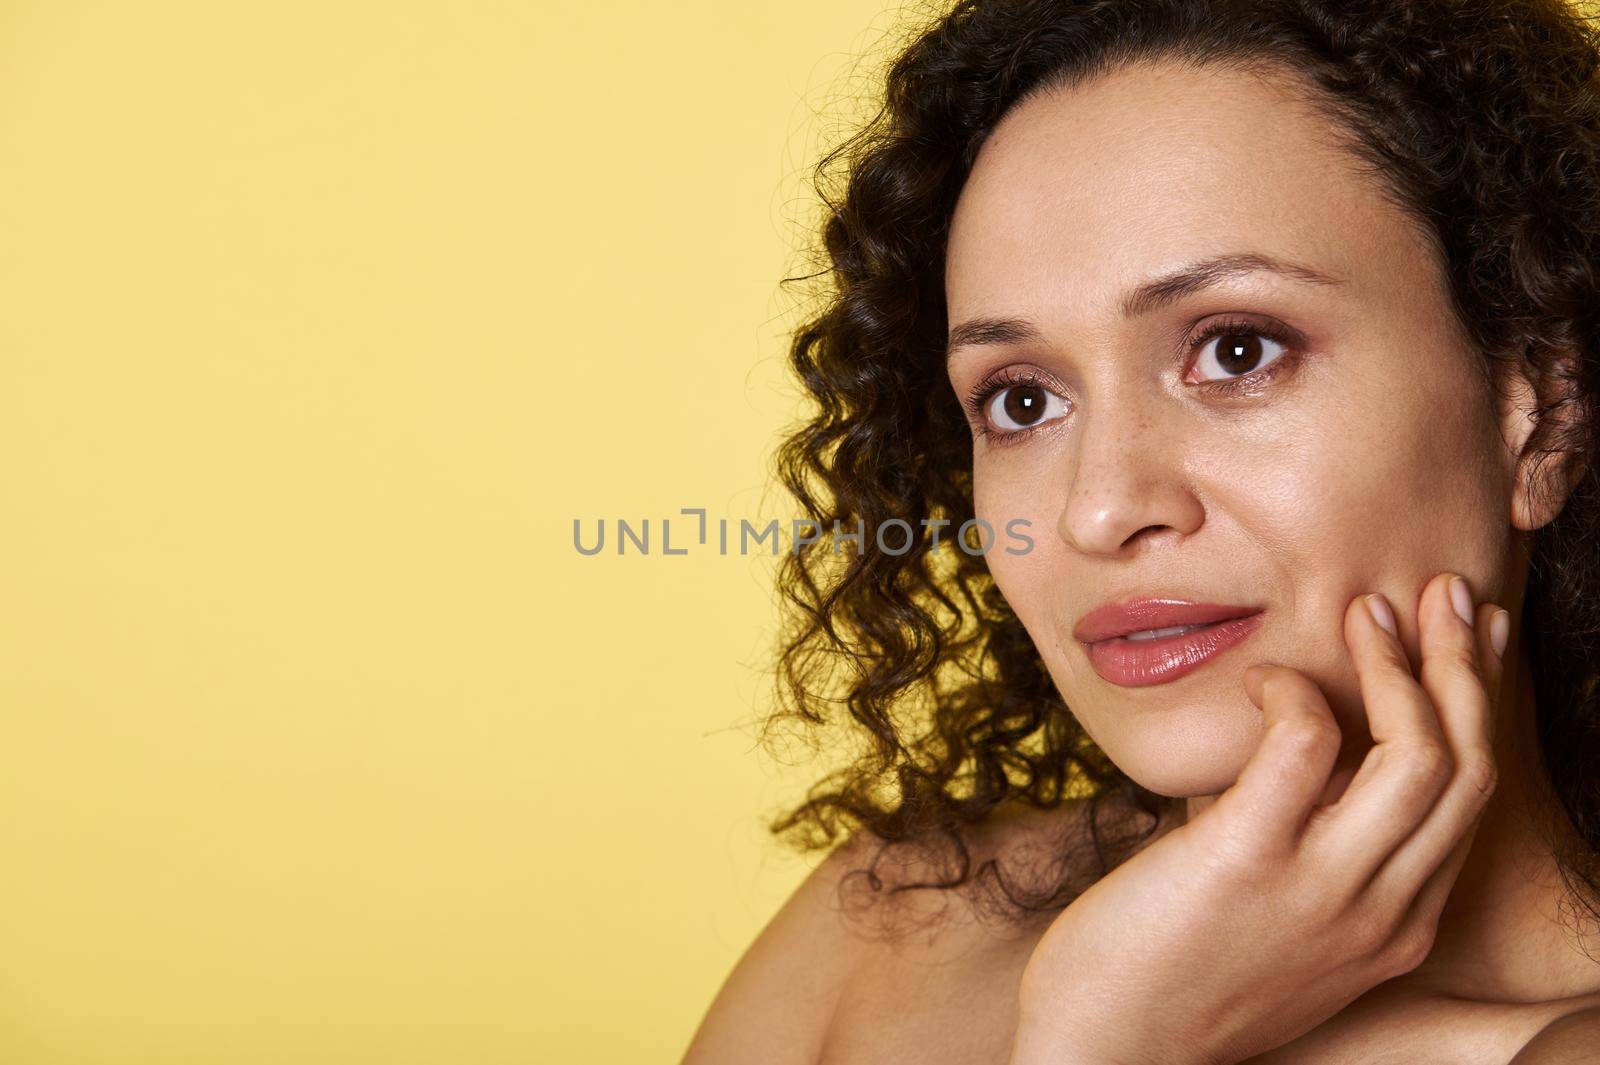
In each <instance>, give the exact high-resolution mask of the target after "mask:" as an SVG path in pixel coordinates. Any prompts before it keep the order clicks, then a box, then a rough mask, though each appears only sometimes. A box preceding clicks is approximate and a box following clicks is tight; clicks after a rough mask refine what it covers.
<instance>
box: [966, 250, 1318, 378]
mask: <svg viewBox="0 0 1600 1065" xmlns="http://www.w3.org/2000/svg"><path fill="white" fill-rule="evenodd" d="M1263 272H1264V273H1272V274H1278V275H1279V276H1282V277H1286V278H1288V279H1289V280H1291V281H1298V282H1301V283H1303V284H1308V285H1337V284H1341V283H1342V282H1343V279H1342V278H1338V277H1334V276H1333V275H1331V274H1326V273H1324V272H1322V271H1321V270H1316V269H1313V268H1312V267H1309V266H1305V265H1303V264H1301V263H1294V262H1287V261H1285V260H1283V259H1275V258H1273V257H1272V256H1270V255H1260V254H1256V253H1254V252H1247V253H1243V254H1239V255H1219V256H1217V257H1216V258H1212V259H1203V260H1201V261H1199V262H1195V263H1190V264H1188V265H1187V266H1180V267H1179V268H1177V269H1176V270H1172V271H1170V272H1168V273H1165V274H1162V275H1161V276H1160V277H1156V278H1152V279H1151V280H1149V281H1146V282H1144V283H1143V284H1141V285H1139V286H1138V287H1137V288H1135V289H1133V290H1132V291H1130V292H1128V293H1127V294H1126V295H1124V296H1123V297H1122V315H1123V317H1124V318H1135V317H1137V316H1139V315H1141V314H1149V313H1150V312H1152V311H1155V310H1159V309H1160V308H1162V307H1165V306H1167V305H1168V304H1170V303H1174V302H1176V301H1177V300H1180V299H1182V298H1183V297H1185V296H1188V295H1190V294H1192V293H1195V292H1199V291H1201V290H1203V289H1206V288H1210V287H1211V286H1213V285H1217V284H1221V283H1222V282H1223V281H1227V280H1229V279H1231V278H1235V277H1239V276H1242V275H1244V274H1253V273H1263ZM1042 339H1044V334H1043V333H1042V332H1041V331H1040V330H1039V327H1038V326H1036V325H1035V324H1034V323H1033V322H1031V321H1029V320H1028V319H1026V318H969V319H967V320H966V321H964V322H962V323H961V324H959V325H957V326H955V327H954V328H953V329H951V330H950V335H949V338H948V339H947V340H946V342H945V361H947V362H948V361H949V359H950V357H951V356H952V355H954V354H955V352H956V350H957V349H958V348H965V347H974V346H977V345H981V344H1019V343H1023V342H1031V341H1038V340H1042Z"/></svg>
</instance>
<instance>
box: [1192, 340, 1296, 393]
mask: <svg viewBox="0 0 1600 1065" xmlns="http://www.w3.org/2000/svg"><path fill="white" fill-rule="evenodd" d="M1287 351H1288V349H1287V348H1286V347H1284V346H1283V345H1282V344H1280V343H1278V342H1277V341H1276V340H1273V339H1271V338H1270V337H1266V336H1263V335H1262V334H1260V333H1252V332H1249V331H1248V330H1237V331H1234V332H1228V333H1222V334H1219V335H1217V336H1215V337H1213V338H1212V339H1211V340H1210V341H1209V342H1208V343H1207V344H1206V345H1205V346H1204V347H1203V348H1202V349H1201V351H1200V358H1199V359H1197V360H1196V365H1197V366H1198V367H1200V369H1201V371H1202V374H1205V371H1206V367H1207V365H1208V364H1210V365H1212V366H1214V367H1215V369H1216V370H1218V371H1220V372H1221V373H1222V374H1223V375H1234V376H1239V375H1243V374H1248V373H1254V372H1255V371H1256V370H1259V369H1261V368H1262V367H1263V366H1267V365H1269V364H1271V363H1273V362H1276V361H1277V360H1278V359H1279V358H1281V357H1282V356H1283V355H1284V353H1285V352H1287ZM1204 379H1205V380H1207V381H1214V380H1217V378H1215V377H1212V376H1209V375H1205V377H1204ZM1222 379H1223V380H1226V376H1224V377H1223V378H1222Z"/></svg>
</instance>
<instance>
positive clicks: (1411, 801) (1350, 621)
mask: <svg viewBox="0 0 1600 1065" xmlns="http://www.w3.org/2000/svg"><path fill="white" fill-rule="evenodd" d="M1370 599H1377V600H1379V601H1380V602H1381V603H1382V605H1383V606H1387V601H1386V600H1383V597H1382V595H1381V594H1380V593H1373V594H1372V595H1371V596H1358V597H1357V598H1356V600H1355V601H1354V602H1353V603H1352V604H1351V605H1350V607H1349V609H1347V610H1346V612H1345V638H1346V640H1347V642H1348V643H1349V644H1350V648H1351V653H1352V656H1353V658H1354V661H1355V667H1356V675H1357V678H1358V679H1359V682H1360V689H1361V699H1362V702H1363V704H1364V705H1365V707H1366V711H1367V724H1368V728H1369V729H1370V730H1371V732H1372V736H1373V739H1374V740H1375V741H1376V743H1374V745H1373V747H1372V749H1371V750H1370V751H1368V752H1367V756H1366V758H1365V759H1364V760H1363V761H1362V763H1361V765H1360V767H1359V768H1358V769H1357V770H1356V774H1355V776H1354V778H1353V779H1352V780H1351V781H1350V784H1349V786H1348V787H1346V788H1345V790H1344V792H1343V794H1342V795H1341V796H1340V797H1339V801H1338V802H1336V803H1334V804H1332V805H1331V806H1327V807H1324V808H1323V809H1322V810H1321V811H1319V817H1318V820H1317V823H1316V825H1315V826H1314V827H1313V829H1312V830H1311V831H1310V832H1308V833H1307V840H1306V843H1307V846H1309V847H1311V848H1313V849H1314V850H1315V851H1316V852H1317V854H1318V861H1319V863H1323V862H1326V863H1328V864H1327V865H1326V867H1327V868H1334V869H1339V870H1340V871H1341V876H1342V877H1344V878H1346V880H1347V882H1348V883H1349V884H1350V885H1351V887H1352V889H1354V890H1360V889H1361V888H1364V887H1365V886H1366V885H1367V884H1368V883H1369V882H1370V881H1371V879H1372V876H1373V874H1374V873H1376V872H1377V870H1378V869H1379V867H1381V866H1382V865H1383V863H1384V862H1385V861H1386V860H1387V859H1388V858H1389V856H1390V854H1391V853H1392V852H1393V851H1394V849H1395V848H1396V847H1398V846H1399V845H1400V843H1401V842H1402V841H1404V840H1405V839H1406V838H1407V837H1408V836H1410V835H1411V833H1412V832H1414V831H1415V830H1416V828H1417V826H1418V825H1420V824H1421V823H1422V821H1423V819H1424V818H1425V817H1426V815H1427V813H1428V811H1429V810H1430V809H1431V808H1432V807H1433V804H1434V802H1435V801H1436V800H1437V799H1438V797H1439V795H1440V793H1442V792H1443V791H1444V789H1445V786H1446V784H1447V783H1448V782H1449V779H1450V775H1451V772H1452V771H1453V769H1454V764H1453V762H1452V760H1451V756H1450V748H1449V744H1448V741H1447V740H1446V737H1445V735H1444V730H1443V728H1442V727H1441V725H1440V723H1439V719H1438V715H1437V714H1436V712H1435V711H1434V708H1433V704H1432V703H1431V701H1430V700H1429V698H1428V694H1427V692H1426V691H1425V690H1423V688H1422V686H1421V685H1420V684H1419V683H1418V682H1417V679H1416V678H1415V677H1413V676H1412V674H1411V663H1410V660H1409V659H1408V658H1407V657H1406V651H1405V647H1404V645H1403V644H1402V643H1401V641H1400V638H1399V637H1398V635H1396V634H1395V633H1394V632H1391V631H1389V630H1388V629H1387V628H1386V627H1385V626H1384V625H1383V624H1381V623H1380V622H1378V621H1377V620H1376V619H1375V618H1374V616H1373V614H1372V613H1371V612H1370V611H1369V609H1368V607H1367V602H1366V601H1367V600H1370ZM1447 609H1448V605H1447ZM1389 616H1390V617H1392V616H1393V615H1392V613H1391V614H1390V615H1389Z"/></svg>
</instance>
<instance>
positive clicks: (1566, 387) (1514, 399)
mask: <svg viewBox="0 0 1600 1065" xmlns="http://www.w3.org/2000/svg"><path fill="white" fill-rule="evenodd" d="M1532 354H1533V349H1532V348H1531V347H1530V349H1529V352H1528V354H1525V355H1521V356H1513V357H1511V358H1509V359H1502V360H1497V363H1496V370H1495V377H1496V388H1495V394H1496V399H1497V404H1498V406H1497V415H1498V417H1499V420H1500V434H1501V436H1502V437H1503V438H1504V440H1505V443H1506V448H1507V451H1506V462H1507V464H1508V466H1509V468H1510V473H1511V478H1512V493H1511V524H1512V525H1513V526H1514V527H1515V528H1518V529H1521V530H1523V531H1525V532H1532V531H1533V530H1535V529H1538V528H1540V527H1542V526H1544V525H1546V524H1548V523H1549V522H1550V521H1552V520H1553V519H1554V518H1555V516H1556V515H1557V514H1559V513H1561V508H1562V507H1564V506H1566V503H1567V499H1568V497H1569V496H1571V494H1572V490H1573V489H1574V488H1575V487H1577V485H1578V482H1579V481H1580V480H1582V479H1583V475H1584V473H1585V472H1586V470H1587V465H1586V463H1585V461H1584V450H1585V449H1586V448H1587V442H1588V439H1589V432H1590V425H1589V401H1588V397H1587V396H1585V395H1584V394H1583V391H1582V388H1581V382H1580V376H1579V369H1580V357H1579V355H1578V353H1577V352H1575V351H1572V350H1569V349H1562V350H1561V351H1559V352H1555V353H1549V352H1546V354H1545V357H1544V358H1542V359H1540V360H1538V362H1539V363H1543V364H1544V365H1543V366H1541V365H1538V364H1537V363H1536V361H1535V360H1534V359H1533V358H1532Z"/></svg>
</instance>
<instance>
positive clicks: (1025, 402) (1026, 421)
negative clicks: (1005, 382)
mask: <svg viewBox="0 0 1600 1065" xmlns="http://www.w3.org/2000/svg"><path fill="white" fill-rule="evenodd" d="M1066 412H1067V403H1066V400H1064V399H1062V398H1061V397H1060V396H1058V395H1056V394H1055V393H1054V392H1051V391H1050V390H1049V389H1047V388H1043V387H1041V386H1039V385H1032V384H1017V385H1010V386H1008V387H1006V388H1002V389H1001V390H1000V391H999V392H996V393H995V394H994V396H993V398H991V399H990V400H989V402H988V404H987V405H986V406H985V410H984V413H985V414H986V415H987V416H988V418H989V421H990V422H991V423H993V425H994V427H995V429H996V430H998V431H999V432H1001V433H1015V432H1018V431H1020V430H1023V429H1031V428H1033V427H1034V426H1036V425H1039V424H1042V423H1044V422H1047V421H1052V420H1054V419H1056V418H1059V417H1061V416H1062V415H1063V414H1065V413H1066Z"/></svg>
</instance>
